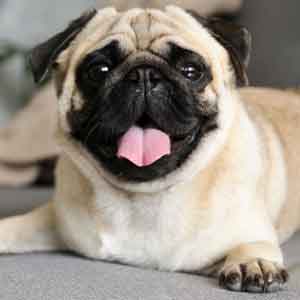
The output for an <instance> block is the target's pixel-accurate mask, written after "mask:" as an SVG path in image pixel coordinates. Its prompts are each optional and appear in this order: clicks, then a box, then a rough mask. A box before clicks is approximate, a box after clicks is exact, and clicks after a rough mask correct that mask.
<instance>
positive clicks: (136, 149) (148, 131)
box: [116, 114, 184, 168]
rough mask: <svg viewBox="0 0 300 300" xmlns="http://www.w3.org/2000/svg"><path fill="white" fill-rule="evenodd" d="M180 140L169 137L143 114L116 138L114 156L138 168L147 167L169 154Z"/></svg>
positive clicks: (179, 138) (181, 138)
mask: <svg viewBox="0 0 300 300" xmlns="http://www.w3.org/2000/svg"><path fill="white" fill-rule="evenodd" d="M182 140H184V138H183V137H176V138H175V137H174V136H173V137H171V135H170V134H169V133H167V132H166V131H164V130H163V129H161V128H159V127H158V126H157V124H155V122H153V121H152V120H151V119H150V118H149V117H148V116H147V115H146V114H145V115H143V116H142V117H141V118H140V119H139V120H138V121H137V122H136V123H135V124H134V125H133V126H132V127H130V128H129V129H128V130H127V131H126V132H125V133H124V134H123V135H122V136H121V137H120V138H119V139H118V142H117V152H116V156H117V158H119V159H123V160H127V161H128V162H130V163H132V164H133V165H135V166H137V167H139V168H143V167H148V166H151V165H153V164H154V163H156V162H157V161H159V160H160V159H162V158H164V157H166V158H167V157H168V156H170V155H171V153H172V152H173V151H175V150H176V149H178V147H179V146H180V143H181V142H182Z"/></svg>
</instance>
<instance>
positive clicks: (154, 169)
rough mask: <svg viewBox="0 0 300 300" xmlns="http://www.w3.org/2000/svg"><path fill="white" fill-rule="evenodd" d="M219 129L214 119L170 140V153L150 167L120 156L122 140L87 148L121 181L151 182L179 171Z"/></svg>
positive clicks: (92, 143) (87, 145)
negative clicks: (195, 151) (211, 133)
mask: <svg viewBox="0 0 300 300" xmlns="http://www.w3.org/2000/svg"><path fill="white" fill-rule="evenodd" d="M216 127H217V126H216V124H215V123H214V122H213V121H212V120H207V122H206V123H205V124H203V123H202V122H201V123H200V122H199V124H198V125H197V126H196V127H195V128H193V129H192V130H191V131H190V132H189V133H187V134H186V135H185V136H181V137H177V138H176V137H171V151H170V153H169V154H167V155H164V156H162V157H161V158H159V159H158V160H156V161H154V162H153V163H151V164H149V165H147V166H137V165H136V164H134V163H133V162H131V161H130V160H128V159H126V158H122V157H119V156H118V144H119V140H120V137H118V138H116V139H115V141H114V142H112V143H111V144H105V145H104V144H102V145H101V144H99V145H97V144H96V143H94V142H92V141H91V142H89V143H87V144H86V145H85V147H86V148H87V151H89V152H90V153H91V154H92V156H93V157H94V159H95V160H96V161H98V163H100V165H101V166H102V167H103V168H104V169H105V170H106V171H107V172H108V173H110V174H112V175H113V176H115V177H116V178H117V179H118V180H122V181H131V182H148V181H152V180H156V179H159V178H161V177H163V176H166V175H168V174H170V173H172V172H174V171H175V170H176V169H178V168H179V167H180V166H181V165H182V164H184V162H185V161H187V160H188V159H189V156H190V155H191V153H192V152H193V151H194V150H195V149H196V147H197V146H198V144H199V143H201V140H202V139H203V137H204V136H205V133H206V132H208V131H210V130H213V129H215V128H216Z"/></svg>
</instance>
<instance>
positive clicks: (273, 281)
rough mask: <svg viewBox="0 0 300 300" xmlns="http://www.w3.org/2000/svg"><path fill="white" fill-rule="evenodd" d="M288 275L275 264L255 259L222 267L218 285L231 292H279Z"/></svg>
mask: <svg viewBox="0 0 300 300" xmlns="http://www.w3.org/2000/svg"><path fill="white" fill-rule="evenodd" d="M288 277H289V275H288V273H287V271H286V270H285V269H283V268H280V267H279V266H277V264H275V263H273V262H270V261H267V260H263V259H255V260H252V261H249V262H247V263H245V264H231V265H228V266H226V265H225V266H224V267H223V269H222V271H221V273H220V277H219V284H220V285H221V286H222V287H224V288H226V289H228V290H231V291H238V292H243V291H244V292H250V293H269V292H276V291H279V290H281V289H282V288H283V287H284V285H285V284H286V283H287V281H288Z"/></svg>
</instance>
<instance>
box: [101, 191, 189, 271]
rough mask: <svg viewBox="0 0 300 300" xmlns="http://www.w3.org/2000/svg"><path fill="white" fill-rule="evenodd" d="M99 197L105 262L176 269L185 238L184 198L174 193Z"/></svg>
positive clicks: (102, 252)
mask: <svg viewBox="0 0 300 300" xmlns="http://www.w3.org/2000/svg"><path fill="white" fill-rule="evenodd" d="M97 197H98V199H97V203H98V204H97V205H98V209H99V218H101V230H100V239H101V251H100V252H101V254H100V256H101V258H103V259H107V260H117V261H121V262H125V263H130V264H137V265H144V266H151V267H158V268H161V267H163V268H164V266H165V267H166V268H168V265H172V262H171V261H172V260H173V259H174V256H175V255H176V252H177V249H178V246H179V245H180V242H181V240H183V239H184V236H185V231H184V227H185V226H184V222H185V221H184V220H185V218H184V207H183V205H182V202H183V201H182V199H181V198H179V197H176V196H175V195H173V194H172V193H171V192H170V193H169V195H167V194H164V195H155V196H154V195H151V194H149V195H143V196H134V197H130V196H129V197H120V195H116V197H112V196H111V195H109V196H107V197H103V195H101V194H99V195H98V196H97Z"/></svg>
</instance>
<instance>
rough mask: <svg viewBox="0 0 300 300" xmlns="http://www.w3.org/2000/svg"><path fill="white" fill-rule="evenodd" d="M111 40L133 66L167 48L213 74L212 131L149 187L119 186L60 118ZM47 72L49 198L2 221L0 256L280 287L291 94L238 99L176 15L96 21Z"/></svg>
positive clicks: (219, 48) (295, 214)
mask: <svg viewBox="0 0 300 300" xmlns="http://www.w3.org/2000/svg"><path fill="white" fill-rule="evenodd" d="M145 28H147V30H145ZM113 40H118V41H119V42H120V44H121V45H122V47H123V48H125V49H126V50H127V51H129V52H131V53H133V54H132V55H141V53H143V52H145V51H146V52H147V51H149V49H151V50H152V51H158V52H159V51H161V50H162V49H165V48H166V44H167V43H168V42H172V43H175V44H176V45H178V46H180V47H183V48H185V49H189V50H190V51H194V52H195V53H198V54H199V55H201V57H203V59H204V60H205V62H206V63H207V64H208V65H209V66H210V70H211V75H212V80H211V81H210V82H209V83H208V84H207V86H206V88H205V90H204V91H202V92H201V95H202V97H204V98H205V99H206V103H205V105H206V108H209V107H213V106H216V105H217V107H218V114H217V116H216V122H217V124H218V127H217V129H216V130H213V131H210V132H209V133H208V134H207V135H206V136H205V138H204V139H203V140H201V141H200V142H199V143H198V144H197V146H196V147H195V148H194V149H193V151H192V152H191V153H190V154H189V156H188V158H187V159H186V160H185V161H184V162H183V163H182V164H181V165H180V166H179V167H178V168H175V169H174V170H172V171H171V172H169V173H168V174H165V175H164V176H163V177H158V178H155V179H153V180H151V181H142V182H136V181H127V180H124V179H120V178H119V177H117V176H115V175H114V174H112V173H111V172H110V171H109V170H108V169H107V168H104V167H103V166H102V164H101V163H99V161H98V160H97V159H95V156H94V155H93V154H92V153H90V151H88V149H87V148H86V147H85V146H84V145H83V144H82V143H81V142H80V141H78V140H76V139H74V138H73V137H72V135H71V132H72V128H71V126H70V122H69V118H68V114H69V113H70V111H72V109H73V110H74V109H75V110H76V109H77V110H80V109H82V107H83V105H84V101H85V100H86V99H85V98H83V97H82V96H81V93H80V92H79V89H78V85H77V83H76V70H77V68H78V66H79V64H80V63H81V62H82V61H83V60H84V58H85V57H86V56H87V55H88V54H89V53H91V52H93V51H95V50H97V49H102V48H103V47H104V46H105V45H107V44H108V43H110V42H111V41H113ZM135 57H136V56H135ZM55 72H56V76H57V77H56V78H60V79H62V78H63V80H59V81H57V82H58V90H59V91H60V93H59V94H60V97H59V100H58V111H59V125H58V128H57V140H58V142H59V144H60V146H61V151H62V153H63V154H62V156H61V158H60V161H59V164H58V168H57V172H56V173H57V187H56V192H55V196H54V199H53V201H51V202H49V204H48V205H47V206H46V207H44V208H40V209H39V210H36V211H34V212H32V213H31V214H29V215H26V216H21V217H17V218H12V219H7V220H3V221H1V226H0V249H1V251H2V252H5V253H18V252H25V251H35V250H53V249H70V250H73V251H76V252H78V253H81V254H82V255H84V256H87V257H90V258H94V259H105V260H111V261H120V262H124V263H129V264H134V265H139V266H144V267H151V268H158V269H162V270H169V271H186V272H197V273H205V274H214V275H218V276H219V280H220V284H221V285H222V286H224V287H226V288H228V289H231V290H237V291H249V292H268V291H275V290H278V289H280V288H281V287H282V286H283V284H284V283H285V282H286V281H287V273H286V271H285V270H284V265H283V258H282V254H281V250H280V243H281V242H284V241H285V240H286V239H287V238H288V237H290V236H291V235H292V234H293V232H295V231H296V230H297V229H298V228H299V221H300V201H299V197H298V195H299V192H300V191H299V188H298V185H297V173H296V172H297V170H298V169H299V168H300V165H299V164H300V161H299V159H298V153H299V152H300V149H298V147H300V146H299V145H300V144H299V142H298V139H297V136H296V135H297V130H295V128H298V127H299V126H300V107H299V96H298V95H296V93H292V92H280V91H273V90H262V89H242V90H237V89H236V84H235V82H236V76H238V73H237V72H236V70H235V69H234V65H233V63H232V61H231V57H230V55H229V53H228V51H227V49H226V48H225V47H224V45H222V44H220V43H219V42H218V40H217V39H215V37H214V35H213V34H212V32H210V31H209V30H208V29H207V27H205V26H203V25H201V24H200V23H199V22H197V20H196V19H195V18H194V17H192V16H191V15H190V14H188V13H187V12H185V11H183V10H181V9H179V8H177V7H168V8H167V9H166V10H165V11H158V10H146V11H145V10H141V9H134V10H129V11H127V12H125V13H119V12H117V11H116V10H114V9H111V8H109V9H104V10H101V11H98V12H97V14H96V15H95V16H94V17H93V18H92V19H91V20H90V22H89V23H88V24H87V25H86V26H85V27H84V28H83V29H82V31H81V32H80V33H78V35H77V36H76V38H75V39H74V40H73V41H72V43H71V44H70V46H69V47H68V48H66V49H65V50H64V51H63V52H62V53H61V54H60V55H59V57H58V59H57V61H56V69H55ZM24 231H25V233H26V234H23V232H24ZM7 232H12V235H11V236H10V239H9V241H8V240H7Z"/></svg>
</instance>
